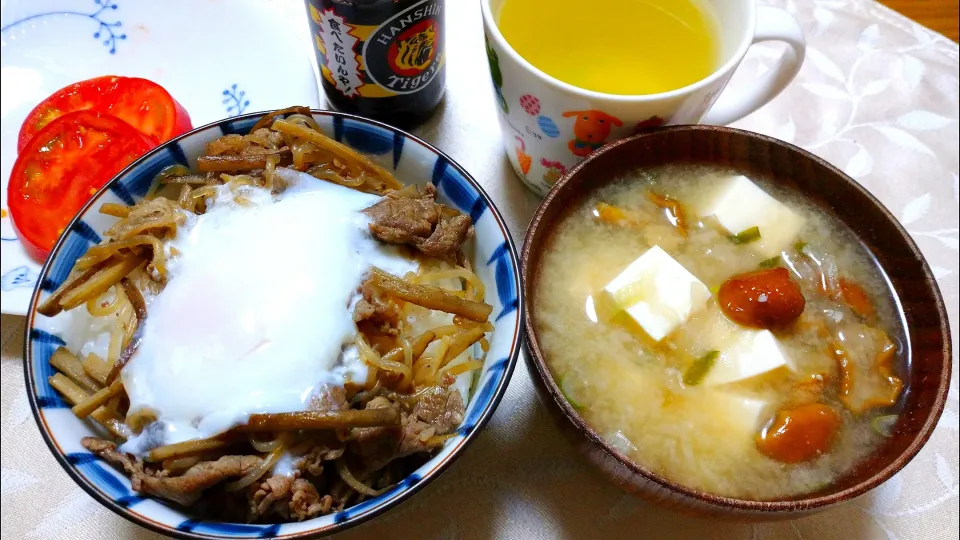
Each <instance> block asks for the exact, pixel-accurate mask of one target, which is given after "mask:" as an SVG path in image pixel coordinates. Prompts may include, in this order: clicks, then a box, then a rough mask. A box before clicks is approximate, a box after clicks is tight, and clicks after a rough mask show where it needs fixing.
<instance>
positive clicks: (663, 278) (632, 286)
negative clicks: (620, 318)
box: [603, 246, 710, 341]
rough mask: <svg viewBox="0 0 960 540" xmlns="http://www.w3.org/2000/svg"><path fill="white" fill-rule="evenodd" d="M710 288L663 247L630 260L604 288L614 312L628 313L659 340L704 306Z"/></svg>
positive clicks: (605, 298) (608, 303)
mask: <svg viewBox="0 0 960 540" xmlns="http://www.w3.org/2000/svg"><path fill="white" fill-rule="evenodd" d="M709 298H710V291H709V290H708V289H707V286H706V285H704V284H703V283H702V282H701V281H700V280H699V279H697V278H696V276H694V275H693V274H691V273H690V272H688V271H687V269H686V268H684V267H683V266H682V265H681V264H680V263H678V262H677V261H676V260H674V258H673V257H671V256H670V255H668V254H667V252H666V251H664V250H663V249H661V248H660V246H653V247H652V248H650V249H649V250H647V252H646V253H644V254H643V255H641V256H640V257H638V258H637V260H635V261H633V262H632V263H630V266H628V267H627V268H626V269H625V270H624V271H623V272H621V273H620V275H618V276H617V277H615V278H614V279H613V281H611V282H610V283H608V284H607V286H606V287H604V289H603V299H604V303H605V305H606V307H607V309H608V310H609V311H610V312H611V314H617V313H620V312H626V314H627V315H628V316H629V317H630V318H631V319H633V320H634V321H635V322H636V323H637V324H638V325H639V326H640V328H641V329H643V331H644V332H645V333H646V334H647V335H648V336H650V338H651V339H653V340H654V341H660V340H662V339H663V338H664V337H666V336H667V335H668V334H670V333H671V332H673V331H674V330H675V329H676V328H677V327H678V326H680V325H682V324H683V323H684V322H686V321H687V319H689V318H690V314H691V313H692V312H694V311H696V310H698V309H701V308H703V306H704V305H705V304H706V303H707V300H708V299H709Z"/></svg>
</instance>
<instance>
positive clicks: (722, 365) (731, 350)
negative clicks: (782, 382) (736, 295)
mask: <svg viewBox="0 0 960 540" xmlns="http://www.w3.org/2000/svg"><path fill="white" fill-rule="evenodd" d="M717 350H719V351H720V355H719V356H718V357H717V360H716V362H715V363H714V365H713V367H712V368H711V369H710V371H709V372H707V375H706V376H705V377H704V379H703V383H702V384H704V385H708V386H710V385H720V384H728V383H732V382H736V381H741V380H744V379H749V378H751V377H756V376H757V375H761V374H763V373H768V372H770V371H773V370H775V369H790V370H793V369H795V367H794V364H793V362H792V361H791V360H790V358H789V357H788V356H787V355H786V353H784V352H783V349H781V348H780V345H779V343H778V342H777V338H776V336H774V335H773V333H772V332H770V331H769V330H742V331H741V332H737V333H735V334H733V335H732V336H731V337H730V339H728V340H726V343H724V344H722V345H721V346H720V347H718V349H717Z"/></svg>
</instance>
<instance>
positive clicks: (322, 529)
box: [24, 111, 523, 540]
mask: <svg viewBox="0 0 960 540" xmlns="http://www.w3.org/2000/svg"><path fill="white" fill-rule="evenodd" d="M262 114H263V113H255V114H248V115H244V116H239V117H235V118H230V119H228V120H223V121H220V122H217V123H213V124H209V125H206V126H203V127H200V128H197V129H195V130H193V131H191V132H190V133H187V134H185V135H183V136H181V137H178V138H176V139H174V140H172V141H170V142H168V143H166V144H163V145H161V146H159V147H158V148H156V149H154V150H153V151H151V152H150V153H149V154H147V155H145V156H143V157H142V158H140V159H139V160H137V161H136V162H135V163H133V164H132V165H130V166H129V167H127V168H126V169H125V170H124V171H123V172H121V173H120V174H119V175H118V176H117V177H116V178H114V179H113V180H112V181H111V182H110V183H108V184H107V185H106V186H105V187H104V188H103V189H101V190H100V192H99V193H97V194H96V195H95V196H94V197H93V199H92V200H91V201H90V202H89V203H87V205H86V206H84V207H83V209H82V210H81V211H80V213H79V214H78V215H77V217H76V218H75V219H74V220H73V222H72V223H71V224H70V226H69V227H68V228H67V232H66V233H65V234H64V235H63V236H62V237H61V238H60V240H59V241H58V242H57V245H56V246H55V247H54V248H53V251H52V254H51V256H50V258H49V259H48V260H47V263H46V265H44V267H43V269H42V270H41V272H40V279H39V286H38V287H37V289H36V290H35V291H34V294H33V298H32V301H31V303H30V309H29V311H28V313H27V317H28V319H27V333H28V335H27V336H26V339H25V343H26V345H25V351H24V358H25V359H26V361H25V362H24V371H25V376H26V381H27V393H28V394H29V398H30V406H31V408H32V410H33V414H34V417H35V418H36V420H37V424H38V426H39V427H40V432H41V434H42V435H43V438H44V440H45V441H46V442H47V445H48V446H49V447H50V450H51V451H52V452H53V454H54V456H55V457H56V458H57V460H58V461H59V462H60V464H61V465H62V466H63V468H64V470H66V471H67V474H69V475H70V476H71V477H72V478H73V479H74V481H76V482H77V484H78V485H79V486H80V487H81V488H83V489H84V490H86V491H87V493H89V494H90V495H91V496H93V498H94V499H96V500H97V501H99V502H100V503H101V504H103V505H104V506H106V507H107V508H109V509H110V510H112V511H114V512H116V513H117V514H119V515H121V516H123V517H125V518H127V519H129V520H130V521H133V522H134V523H137V524H139V525H142V526H144V527H146V528H148V529H152V530H154V531H157V532H160V533H163V534H167V535H170V536H174V537H178V538H189V539H227V538H231V539H232V538H288V539H300V540H302V539H306V538H315V537H318V536H323V535H327V534H332V533H334V532H337V531H340V530H343V529H345V528H347V527H351V526H353V525H356V524H358V523H361V522H363V521H366V520H368V519H371V518H373V517H374V516H376V515H378V514H380V513H381V512H384V511H386V510H387V509H388V508H391V507H393V506H396V505H397V504H399V503H400V502H401V501H403V500H405V499H406V498H408V497H410V496H412V495H413V494H414V493H416V492H417V491H418V490H420V488H422V487H423V486H424V485H426V484H427V483H428V482H429V481H431V480H433V479H434V478H436V477H437V476H438V475H439V474H440V473H441V472H443V470H444V469H446V468H447V467H448V466H449V465H450V463H452V462H453V460H454V459H455V458H456V457H457V456H458V455H460V453H462V452H463V450H464V448H465V447H466V446H467V444H469V443H470V441H472V440H473V438H474V437H476V436H477V433H478V432H479V430H480V429H481V428H482V427H483V426H484V425H485V424H486V422H487V421H488V420H489V419H490V417H491V416H492V415H493V411H494V409H495V408H496V406H497V404H498V403H499V402H500V399H501V398H502V397H503V394H504V392H505V391H506V388H507V382H508V381H509V379H510V375H511V373H513V368H514V365H515V364H516V362H517V356H518V354H519V351H520V340H521V332H522V324H521V314H522V312H523V298H522V293H521V290H522V289H521V288H520V273H519V270H518V265H517V253H516V249H515V247H514V245H513V241H512V240H511V239H510V235H509V233H508V232H507V227H506V224H505V223H504V220H503V217H502V216H501V215H500V213H499V212H498V211H497V209H496V208H495V207H494V205H493V202H492V201H491V200H490V197H489V196H487V194H486V193H484V191H483V189H482V188H481V187H480V186H479V185H478V184H477V182H476V180H474V179H473V178H472V177H471V176H470V175H469V174H468V173H467V172H466V171H465V170H463V168H461V167H460V166H459V165H457V164H456V163H454V162H453V161H452V160H451V159H450V158H449V157H447V156H446V155H444V154H443V153H442V152H440V151H439V150H437V149H436V148H434V147H433V146H431V145H429V144H427V143H425V142H424V141H422V140H420V139H418V138H416V137H414V136H412V135H409V134H407V133H404V132H402V131H399V130H397V129H395V128H392V127H390V126H387V125H385V124H381V123H379V122H374V121H371V120H367V119H363V118H359V117H356V116H352V115H347V114H340V113H334V112H330V111H315V112H314V113H313V117H314V119H316V121H317V122H318V123H319V124H320V127H321V128H322V130H323V131H324V133H325V134H326V135H328V136H330V137H333V138H335V139H336V140H338V141H340V142H341V143H344V144H346V145H348V146H350V147H352V148H355V149H356V150H359V151H361V152H363V153H365V154H368V155H370V156H371V158H373V159H374V160H375V161H377V162H378V163H379V164H381V165H382V166H384V167H386V168H387V169H388V170H392V171H393V172H394V173H395V175H396V176H397V178H399V179H400V180H401V181H403V182H409V183H419V184H423V183H426V182H432V183H433V184H434V185H435V186H436V187H437V191H438V199H439V200H440V201H441V202H443V203H444V204H447V205H450V206H453V207H455V208H457V209H459V210H460V211H461V212H463V213H466V214H469V215H470V217H472V218H473V221H474V224H475V229H476V237H475V239H474V241H473V243H474V249H473V260H472V261H471V262H472V263H473V267H474V270H475V272H476V273H477V275H478V276H479V277H480V279H481V280H482V281H483V282H484V285H486V289H487V291H488V294H487V301H488V302H490V303H492V304H493V308H494V309H493V324H494V327H495V328H494V331H493V334H492V336H491V339H490V349H489V352H488V354H487V356H486V360H485V362H484V365H483V368H482V370H481V371H480V375H479V378H478V379H477V382H476V383H475V385H474V388H473V391H472V393H471V397H470V400H469V403H468V404H467V408H466V414H465V415H464V420H463V423H462V424H461V425H460V428H459V430H458V431H457V434H456V436H455V437H453V438H451V439H450V440H449V441H447V444H446V445H445V446H444V447H443V449H442V450H441V451H440V452H439V453H438V454H437V455H436V456H434V457H433V458H432V459H430V461H428V462H427V463H425V464H424V465H423V466H422V467H420V468H419V469H417V470H416V471H415V472H413V473H412V474H410V475H409V476H408V477H406V478H405V479H403V480H402V481H400V482H399V483H398V484H397V485H396V486H395V487H394V488H392V489H390V490H389V491H387V492H386V493H384V494H383V495H381V496H379V497H376V498H373V499H370V500H367V501H364V502H362V503H360V504H358V505H356V506H353V507H350V508H347V509H346V510H344V511H342V512H337V513H335V514H331V515H327V516H323V517H318V518H315V519H311V520H307V521H303V522H299V523H284V524H277V525H249V524H241V523H223V522H214V521H206V520H205V519H204V518H203V516H196V515H191V514H189V513H187V512H184V511H183V509H181V508H178V507H174V506H171V505H168V504H166V503H164V502H162V501H160V500H158V499H154V498H150V497H144V496H142V495H141V494H139V493H137V492H135V491H133V490H132V489H131V487H130V481H129V480H128V478H127V477H126V476H124V475H123V474H121V473H120V472H118V471H117V470H115V469H114V468H112V467H111V466H109V465H108V464H106V463H104V462H102V461H101V460H99V459H98V458H97V457H95V456H94V455H93V454H91V453H90V452H88V451H87V450H85V449H84V448H83V447H82V446H81V445H80V439H81V438H82V437H84V436H87V435H94V434H95V432H94V431H93V429H92V428H91V426H90V425H89V424H87V423H86V422H84V421H81V420H79V419H78V418H77V417H76V416H74V414H73V412H72V411H71V410H70V407H69V406H68V405H67V404H66V402H65V401H64V400H62V399H61V398H60V396H59V395H58V393H57V392H56V391H55V390H54V389H53V388H52V387H51V386H50V385H49V384H48V383H47V378H48V377H49V376H51V375H53V368H52V367H51V366H50V363H49V359H50V355H51V354H52V353H53V351H54V350H55V349H56V348H57V347H58V346H60V345H63V343H64V342H63V340H62V339H61V338H60V337H59V336H57V335H56V334H55V333H52V332H51V331H50V328H51V327H50V326H49V319H47V318H46V317H44V316H42V315H38V314H37V313H36V307H37V305H39V303H40V302H42V301H43V300H44V299H45V298H46V297H47V296H49V295H50V293H51V292H52V291H53V290H55V289H56V288H57V287H58V286H59V285H60V284H61V283H62V282H63V281H64V280H65V279H66V278H67V275H68V274H69V272H70V269H71V268H72V267H73V264H74V262H75V261H76V260H77V258H79V257H80V256H81V255H83V254H84V253H85V252H86V251H87V249H88V248H90V246H93V245H95V244H97V243H98V242H99V241H100V235H101V233H102V232H103V231H105V230H106V229H107V228H109V227H110V225H111V224H112V222H113V221H115V218H111V217H109V216H104V215H102V214H100V213H99V211H98V209H99V208H100V205H101V204H103V203H105V202H112V203H122V204H127V205H133V204H135V203H136V202H137V201H138V200H139V199H140V198H142V197H143V195H144V194H145V193H146V192H147V189H148V187H149V186H150V183H151V181H152V180H153V178H154V177H155V176H156V175H157V173H159V172H160V171H161V170H163V169H164V168H166V167H168V166H170V165H174V164H178V163H179V164H183V165H187V166H190V167H194V166H196V159H197V157H198V156H199V155H200V154H201V153H202V152H203V149H204V145H205V144H206V143H207V142H209V141H212V140H214V139H216V138H217V137H220V136H221V135H224V134H228V133H240V134H243V133H246V132H247V131H249V129H250V128H251V127H252V126H253V125H254V124H255V123H256V122H257V120H258V119H259V118H260V116H261V115H262Z"/></svg>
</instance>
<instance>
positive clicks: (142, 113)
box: [17, 75, 193, 152]
mask: <svg viewBox="0 0 960 540" xmlns="http://www.w3.org/2000/svg"><path fill="white" fill-rule="evenodd" d="M82 110H90V111H95V112H100V113H106V114H110V115H113V116H116V117H117V118H119V119H121V120H123V121H124V122H126V123H128V124H130V125H131V126H133V127H134V128H136V129H138V130H140V131H141V132H142V133H144V134H145V135H147V136H148V137H150V138H151V139H153V141H154V142H155V143H157V144H159V143H162V142H164V141H167V140H169V139H172V138H173V137H176V136H177V135H180V134H182V133H186V132H187V131H190V130H191V129H193V125H192V124H191V122H190V115H189V114H187V111H186V109H184V108H183V106H182V105H180V103H178V102H177V100H175V99H174V98H173V96H171V95H170V93H169V92H167V91H166V90H165V89H164V88H163V87H162V86H160V85H158V84H156V83H154V82H152V81H149V80H147V79H140V78H135V77H117V76H115V75H107V76H103V77H96V78H93V79H88V80H85V81H80V82H78V83H74V84H71V85H69V86H65V87H63V88H61V89H60V90H57V91H56V92H54V93H53V94H51V95H50V96H49V97H48V98H47V99H45V100H43V101H41V102H40V103H39V104H38V105H37V106H36V107H34V108H33V110H31V111H30V113H29V114H28V115H27V118H26V120H24V121H23V124H22V125H21V126H20V134H19V137H18V139H17V152H22V151H23V149H24V148H25V147H26V145H27V143H28V142H29V141H30V139H31V138H33V137H34V136H35V135H36V134H37V133H38V132H39V131H40V130H42V129H43V128H44V127H45V126H46V125H47V124H49V123H50V122H52V121H53V120H55V119H57V118H59V117H60V116H62V115H64V114H67V113H71V112H75V111H82Z"/></svg>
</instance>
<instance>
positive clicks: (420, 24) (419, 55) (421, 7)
mask: <svg viewBox="0 0 960 540" xmlns="http://www.w3.org/2000/svg"><path fill="white" fill-rule="evenodd" d="M442 9H443V3H442V2H440V1H438V0H423V1H422V2H418V3H416V4H414V5H412V6H410V7H409V8H407V9H405V10H403V11H401V12H400V13H397V14H396V15H394V16H393V17H391V18H389V19H387V20H386V21H385V22H384V23H383V24H381V25H380V26H379V27H377V29H376V30H374V31H373V32H372V33H371V34H370V36H369V37H368V38H367V40H366V42H365V43H364V45H363V59H364V63H365V64H366V66H365V67H366V72H367V76H368V78H369V79H370V81H371V82H372V83H374V84H376V85H377V86H380V87H381V88H383V89H385V90H388V91H390V92H392V93H396V94H412V93H414V92H418V91H420V90H422V89H424V88H426V86H427V85H428V84H430V81H432V80H433V79H434V77H436V76H437V73H439V72H440V69H441V68H442V67H443V61H444V58H443V41H442V40H443V35H441V32H442V25H441V24H440V21H442V17H443V13H442Z"/></svg>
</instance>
